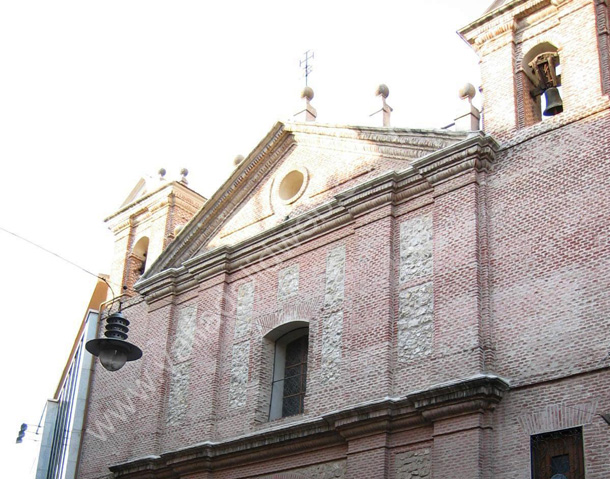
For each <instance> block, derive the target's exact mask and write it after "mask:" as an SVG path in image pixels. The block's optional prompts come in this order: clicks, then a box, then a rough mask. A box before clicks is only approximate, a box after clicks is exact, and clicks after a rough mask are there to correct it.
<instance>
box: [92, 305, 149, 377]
mask: <svg viewBox="0 0 610 479" xmlns="http://www.w3.org/2000/svg"><path fill="white" fill-rule="evenodd" d="M128 326H129V321H128V320H127V318H125V316H123V313H121V311H120V308H119V311H118V312H116V313H112V314H111V315H110V316H108V318H106V332H105V333H104V336H106V337H105V338H100V339H92V340H91V341H87V344H85V348H86V349H87V351H89V352H90V353H91V354H93V355H94V356H97V357H98V358H100V362H101V363H102V366H104V368H106V369H107V370H108V371H118V370H119V369H121V368H122V367H123V366H124V365H125V363H126V362H127V361H135V360H137V359H140V358H141V357H142V350H141V349H140V348H138V347H137V346H135V345H133V344H131V343H129V342H127V333H128V332H129V328H128Z"/></svg>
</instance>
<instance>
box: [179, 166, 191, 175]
mask: <svg viewBox="0 0 610 479" xmlns="http://www.w3.org/2000/svg"><path fill="white" fill-rule="evenodd" d="M180 174H181V175H182V176H187V175H188V174H189V170H187V169H186V168H182V169H181V170H180Z"/></svg>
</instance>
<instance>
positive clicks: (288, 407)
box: [282, 396, 301, 416]
mask: <svg viewBox="0 0 610 479" xmlns="http://www.w3.org/2000/svg"><path fill="white" fill-rule="evenodd" d="M299 406H300V396H291V397H287V398H286V397H285V398H284V404H283V407H282V416H294V415H295V414H299V413H300V412H301V411H300V410H299Z"/></svg>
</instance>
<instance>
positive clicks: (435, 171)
mask: <svg viewBox="0 0 610 479" xmlns="http://www.w3.org/2000/svg"><path fill="white" fill-rule="evenodd" d="M498 149H499V147H498V144H497V143H496V142H495V140H494V139H493V138H491V137H489V136H486V135H484V134H483V133H481V132H475V133H472V134H471V136H470V137H469V138H466V139H465V140H463V141H461V142H459V143H456V144H453V145H451V146H449V147H447V148H445V149H443V150H441V151H437V152H434V153H431V154H430V155H427V156H425V157H423V158H421V159H419V160H417V161H415V162H413V163H412V164H411V166H409V167H408V168H406V169H405V170H402V171H400V172H395V171H390V172H388V173H385V174H383V175H380V176H378V177H376V178H373V179H371V180H369V181H366V182H364V183H361V184H360V185H357V186H355V187H353V188H350V189H348V190H346V191H344V192H342V193H339V194H338V195H336V196H335V197H334V198H333V199H332V200H331V201H330V202H328V203H325V204H323V205H321V206H319V207H317V208H315V209H313V210H311V211H308V212H306V213H303V214H302V215H299V216H296V217H294V218H291V219H289V220H287V221H284V222H283V223H281V224H279V225H277V226H274V227H272V228H270V229H268V230H266V231H263V232H261V233H259V234H257V235H255V236H252V237H250V238H247V239H245V240H244V241H242V242H240V243H237V244H235V245H230V246H221V247H219V248H215V249H213V250H210V251H207V252H204V253H202V254H199V255H197V256H194V257H193V258H190V259H188V260H187V261H184V262H183V263H182V265H181V266H180V267H178V268H170V269H167V270H165V271H161V272H160V273H157V274H156V275H154V276H149V277H143V278H142V279H141V280H140V281H139V282H138V283H137V284H136V286H135V289H136V290H137V291H138V292H139V293H141V294H142V295H143V296H145V298H146V301H147V302H148V303H151V302H153V301H156V300H159V299H161V298H164V297H166V296H168V295H171V294H177V293H179V292H183V291H186V290H188V289H191V288H194V287H196V285H197V283H198V282H201V281H203V280H205V279H207V278H211V277H212V276H214V275H216V274H219V273H224V272H232V271H236V270H238V269H240V268H245V267H248V266H253V265H256V264H257V263H258V262H260V261H263V260H267V259H269V258H272V257H274V256H276V255H278V254H280V253H284V252H287V251H289V250H291V249H292V248H294V247H296V246H298V245H301V244H303V243H305V242H306V241H309V240H311V239H313V238H316V237H320V236H321V235H323V234H325V233H328V232H329V231H332V230H334V229H337V228H340V227H344V226H345V225H347V224H350V223H353V221H354V219H355V218H357V217H358V216H360V215H362V214H365V213H367V212H369V211H372V210H373V209H375V208H378V207H382V206H384V205H392V204H397V203H399V202H402V201H406V200H408V199H409V198H411V197H413V196H416V195H419V194H421V193H424V192H426V191H430V190H432V189H433V188H434V187H435V186H436V185H437V184H439V183H442V182H443V181H446V180H448V179H450V178H452V177H455V176H459V175H461V174H463V173H465V172H468V171H486V170H488V169H489V168H490V165H491V163H492V162H493V159H494V155H495V152H496V151H497V150H498Z"/></svg>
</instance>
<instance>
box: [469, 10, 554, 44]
mask: <svg viewBox="0 0 610 479" xmlns="http://www.w3.org/2000/svg"><path fill="white" fill-rule="evenodd" d="M553 3H556V2H555V0H513V1H512V2H508V3H506V4H504V5H502V6H501V7H499V8H497V9H495V10H492V11H491V12H488V13H486V14H485V15H483V16H482V17H480V18H479V19H477V20H475V21H474V22H472V23H470V24H469V25H467V26H465V27H463V28H461V29H460V30H458V34H459V35H460V36H461V37H462V38H463V39H464V40H465V41H466V42H467V43H469V44H470V45H472V47H473V48H474V49H475V50H479V48H480V47H481V46H482V45H483V44H484V43H487V42H488V41H490V40H493V39H496V38H498V37H499V36H501V35H502V34H504V33H506V32H508V31H510V30H512V29H513V27H514V20H515V19H516V18H521V17H523V16H525V15H528V14H529V13H531V12H533V11H535V10H538V9H540V8H543V7H545V6H548V5H551V4H553Z"/></svg>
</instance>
